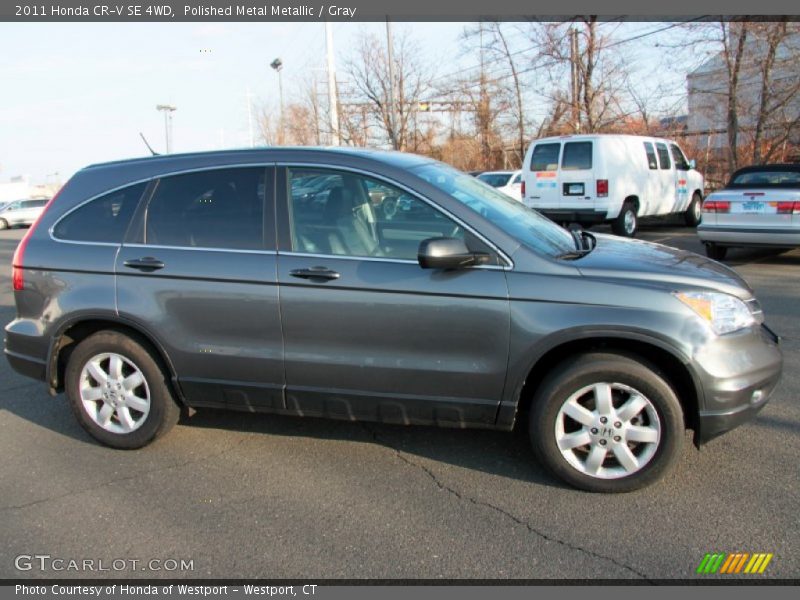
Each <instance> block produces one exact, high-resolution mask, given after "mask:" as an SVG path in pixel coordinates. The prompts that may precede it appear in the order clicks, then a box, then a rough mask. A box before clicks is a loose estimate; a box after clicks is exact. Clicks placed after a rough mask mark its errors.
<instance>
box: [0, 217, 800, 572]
mask: <svg viewBox="0 0 800 600" xmlns="http://www.w3.org/2000/svg"><path fill="white" fill-rule="evenodd" d="M22 233H23V232H22V231H21V230H12V231H4V232H0V264H5V265H8V264H9V262H10V258H11V254H12V252H13V249H14V246H15V245H16V242H17V241H18V240H19V238H20V237H21V235H22ZM641 237H643V238H644V239H651V240H656V241H661V242H665V243H669V244H671V245H676V246H679V247H684V248H689V249H693V250H696V251H699V250H700V245H699V243H698V242H697V239H696V237H695V236H694V235H693V233H692V232H691V231H690V230H689V229H686V228H681V227H674V226H671V225H669V224H668V223H667V224H663V223H658V224H654V225H651V226H648V227H646V228H645V230H644V231H643V233H642V236H641ZM729 264H731V265H733V266H734V267H735V268H737V269H738V270H739V271H740V272H741V273H742V274H743V275H744V276H745V277H746V278H747V279H748V280H749V281H750V283H751V284H752V285H753V286H754V287H755V289H756V291H757V293H758V295H759V299H760V300H761V302H762V304H763V306H764V309H765V311H766V314H767V320H768V323H769V324H770V326H771V327H772V328H773V329H775V330H776V331H777V332H778V333H780V334H781V335H782V336H784V338H785V340H784V352H785V360H786V364H785V374H784V380H783V381H782V383H781V385H780V387H779V388H778V392H777V393H776V395H775V396H774V398H773V400H772V402H771V403H770V404H769V405H768V406H767V407H766V408H765V409H764V410H763V411H762V412H761V414H760V416H759V417H758V419H757V420H756V421H754V422H753V423H750V424H748V425H745V426H743V427H742V428H740V429H738V430H736V431H734V432H732V433H730V434H728V435H726V436H723V437H721V438H719V439H717V440H715V441H713V442H711V443H710V444H709V445H707V446H705V447H703V449H702V450H700V451H698V450H696V449H695V448H694V447H693V446H692V445H691V439H690V437H689V436H688V435H687V438H686V443H685V445H684V449H683V454H682V457H681V459H680V461H679V462H678V465H677V467H676V469H675V470H674V471H673V472H672V473H671V474H670V475H669V476H668V478H667V479H666V480H665V481H663V482H661V483H659V484H657V485H655V486H653V487H651V488H648V489H646V490H642V491H639V492H634V493H631V494H626V495H617V496H602V495H592V494H586V493H583V492H578V491H575V490H572V489H570V488H567V487H565V486H563V485H561V484H560V483H559V482H558V481H556V480H554V479H553V478H551V477H550V476H549V475H547V474H546V473H545V472H544V471H543V470H542V468H541V467H540V466H539V465H537V464H536V463H535V462H534V460H533V457H532V454H531V452H530V450H529V448H528V443H527V439H526V434H525V432H524V431H518V432H514V433H511V434H508V433H501V432H491V431H479V430H473V431H468V430H463V431H462V430H445V429H434V428H424V427H409V428H403V427H398V426H389V425H380V424H375V423H350V422H340V421H324V420H320V419H295V418H288V417H277V416H271V415H250V414H242V413H225V412H221V411H210V410H203V411H199V412H198V413H197V414H196V415H195V416H193V417H191V418H183V419H182V420H181V423H180V424H179V425H178V426H177V427H176V428H175V429H174V430H173V431H172V432H171V433H170V434H169V435H168V436H167V437H165V438H164V439H162V440H160V441H159V442H157V443H156V444H154V445H152V446H150V447H148V448H145V449H143V450H140V451H134V452H124V451H115V450H110V449H107V448H103V447H101V446H99V445H97V444H96V443H94V442H93V441H92V440H91V439H90V438H89V437H88V436H87V435H85V434H84V433H83V431H82V430H81V429H80V427H79V426H78V425H77V423H76V422H75V420H74V418H73V417H72V415H71V413H70V410H69V407H68V406H67V402H66V400H65V398H64V397H63V396H58V397H56V398H51V397H50V396H48V394H47V393H46V391H45V389H44V386H43V385H42V384H39V383H37V382H34V381H30V380H27V379H25V378H24V377H22V376H20V375H18V374H16V373H15V372H13V371H12V370H11V368H10V367H9V365H8V363H7V362H6V361H5V360H2V361H0V578H15V577H25V578H29V577H39V576H46V577H64V578H71V577H81V576H87V575H88V576H92V577H129V576H133V577H170V578H173V577H183V576H187V577H242V578H247V577H267V578H301V577H302V578H304V579H312V578H426V579H440V578H441V579H451V578H504V579H506V578H520V579H530V578H634V579H647V580H660V579H664V578H685V577H694V569H695V568H696V566H697V564H699V562H700V560H701V559H702V557H703V555H704V554H705V553H706V552H712V551H723V552H734V551H744V552H773V553H775V558H774V559H773V561H772V563H771V564H770V567H769V569H768V570H767V573H766V575H763V576H760V577H765V576H768V577H777V578H797V577H798V573H800V559H799V558H798V550H799V549H800V519H798V515H797V510H798V506H800V487H799V486H798V467H797V456H798V451H800V405H799V404H798V396H799V395H800V358H799V353H798V351H800V319H798V318H797V317H798V314H800V308H798V306H797V300H796V298H797V296H798V292H800V250H795V251H794V252H791V253H786V254H782V255H776V254H774V253H773V254H770V253H768V252H764V251H744V250H741V251H733V252H731V256H730V261H729ZM9 271H10V269H8V268H5V269H2V270H0V322H2V323H3V324H5V323H6V322H8V321H9V320H10V319H12V318H13V307H12V304H13V302H12V295H11V292H10V280H9V279H10V277H9V275H10V273H9ZM36 553H44V554H50V555H51V556H53V557H64V558H75V559H83V558H93V559H95V560H97V559H103V560H104V561H109V562H110V561H111V560H113V559H115V558H125V559H131V558H135V559H140V560H142V561H147V560H150V559H166V558H173V559H179V560H180V559H192V560H193V561H194V570H193V571H189V572H184V573H175V572H165V571H159V572H153V571H122V572H106V573H91V574H81V573H75V572H58V573H56V572H52V571H48V572H44V573H41V572H35V571H30V572H21V571H17V570H15V568H14V557H15V556H16V555H18V554H36ZM704 577H708V576H704Z"/></svg>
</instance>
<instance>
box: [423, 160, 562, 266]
mask: <svg viewBox="0 0 800 600" xmlns="http://www.w3.org/2000/svg"><path fill="white" fill-rule="evenodd" d="M413 171H414V173H415V174H417V175H419V176H420V177H422V178H423V179H424V180H425V181H427V182H428V183H430V184H431V185H434V186H436V187H437V188H439V189H440V190H442V191H444V192H446V193H447V194H449V195H450V196H452V197H453V198H455V199H456V200H458V201H460V202H461V203H462V204H464V205H465V206H467V207H469V208H470V209H472V210H474V211H475V212H476V213H478V214H480V215H481V216H483V217H484V218H486V219H488V220H489V221H491V222H492V223H493V224H494V225H496V226H497V227H499V228H500V229H502V230H503V231H505V232H506V233H507V234H508V235H510V236H513V237H514V238H516V239H517V240H519V241H520V242H521V243H522V244H525V245H526V246H528V247H529V248H531V249H532V250H535V251H537V252H541V253H543V254H547V255H548V256H554V257H555V256H561V255H563V254H568V253H571V252H574V251H575V240H574V239H573V237H572V235H570V233H569V232H568V231H566V230H565V229H562V228H561V227H559V226H558V225H556V224H555V223H553V222H552V221H550V220H549V219H547V218H545V217H543V216H542V215H540V214H539V213H537V212H536V211H535V210H533V209H530V208H527V207H526V206H525V205H524V204H522V203H521V202H519V201H517V200H514V199H512V198H510V197H509V196H506V195H505V194H503V193H502V192H498V191H497V190H495V189H494V188H493V187H490V186H488V185H486V184H485V183H483V182H482V181H480V180H479V179H476V178H475V177H470V176H469V175H467V174H466V173H462V172H461V171H458V170H456V169H454V168H453V167H449V166H447V165H445V164H443V163H437V162H430V163H426V164H424V165H421V166H419V167H415V168H414V169H413Z"/></svg>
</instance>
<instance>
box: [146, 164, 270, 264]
mask: <svg viewBox="0 0 800 600" xmlns="http://www.w3.org/2000/svg"><path fill="white" fill-rule="evenodd" d="M265 177H266V170H265V169H263V168H259V167H248V168H234V169H215V170H210V171H199V172H196V173H187V174H184V175H174V176H171V177H164V178H163V179H161V180H160V181H159V182H158V185H157V186H156V190H155V192H154V193H153V197H152V198H151V199H150V202H149V204H148V206H147V216H146V220H145V243H146V244H152V245H155V246H177V247H187V248H223V249H230V250H260V249H263V248H264V194H265V190H266V185H265Z"/></svg>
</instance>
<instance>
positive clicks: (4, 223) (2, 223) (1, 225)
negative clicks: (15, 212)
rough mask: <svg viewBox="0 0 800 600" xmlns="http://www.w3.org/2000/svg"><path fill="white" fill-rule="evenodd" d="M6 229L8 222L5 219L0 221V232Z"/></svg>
mask: <svg viewBox="0 0 800 600" xmlns="http://www.w3.org/2000/svg"><path fill="white" fill-rule="evenodd" d="M3 229H8V221H6V220H5V219H0V230H3Z"/></svg>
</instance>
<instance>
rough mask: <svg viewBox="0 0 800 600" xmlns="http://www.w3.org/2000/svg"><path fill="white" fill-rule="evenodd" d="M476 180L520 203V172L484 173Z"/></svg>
mask: <svg viewBox="0 0 800 600" xmlns="http://www.w3.org/2000/svg"><path fill="white" fill-rule="evenodd" d="M478 179H480V180H481V181H483V182H484V183H488V184H489V185H490V186H492V187H493V188H497V189H498V190H499V191H501V192H503V193H504V194H506V195H507V196H511V197H512V198H514V200H519V201H520V202H522V171H486V172H485V173H481V174H480V175H478Z"/></svg>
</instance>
